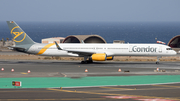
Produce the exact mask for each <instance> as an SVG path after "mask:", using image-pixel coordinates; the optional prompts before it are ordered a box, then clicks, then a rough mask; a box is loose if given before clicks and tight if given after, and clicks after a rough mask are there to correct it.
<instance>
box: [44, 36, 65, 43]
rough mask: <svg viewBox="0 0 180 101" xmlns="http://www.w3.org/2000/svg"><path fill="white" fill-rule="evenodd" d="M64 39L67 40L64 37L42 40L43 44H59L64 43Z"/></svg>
mask: <svg viewBox="0 0 180 101" xmlns="http://www.w3.org/2000/svg"><path fill="white" fill-rule="evenodd" d="M64 39H65V38H64V37H53V38H46V39H42V40H41V43H54V41H56V42H57V43H62V42H63V40H64Z"/></svg>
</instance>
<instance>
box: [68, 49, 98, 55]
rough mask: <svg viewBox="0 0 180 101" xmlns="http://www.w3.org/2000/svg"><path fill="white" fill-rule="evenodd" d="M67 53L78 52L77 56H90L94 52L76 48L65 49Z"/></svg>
mask: <svg viewBox="0 0 180 101" xmlns="http://www.w3.org/2000/svg"><path fill="white" fill-rule="evenodd" d="M65 51H67V52H69V53H74V54H78V55H79V56H91V55H92V54H94V53H95V52H94V51H76V50H65Z"/></svg>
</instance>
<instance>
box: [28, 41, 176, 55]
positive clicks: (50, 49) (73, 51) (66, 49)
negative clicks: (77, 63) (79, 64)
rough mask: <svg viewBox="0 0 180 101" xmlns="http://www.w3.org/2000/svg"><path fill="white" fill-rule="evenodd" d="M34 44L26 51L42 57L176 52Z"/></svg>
mask: <svg viewBox="0 0 180 101" xmlns="http://www.w3.org/2000/svg"><path fill="white" fill-rule="evenodd" d="M59 46H60V47H61V48H62V49H63V50H58V49H57V47H56V45H55V44H39V43H37V44H34V45H33V46H31V47H30V48H29V50H28V51H27V52H28V53H31V54H36V55H44V56H81V57H83V56H84V54H81V53H92V54H93V53H94V54H96V53H105V54H106V55H107V56H171V55H176V52H175V51H174V50H172V49H171V48H170V47H169V46H166V45H162V44H79V43H78V44H73V43H63V44H59Z"/></svg>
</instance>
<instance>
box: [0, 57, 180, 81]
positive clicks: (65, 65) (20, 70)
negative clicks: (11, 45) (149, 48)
mask: <svg viewBox="0 0 180 101" xmlns="http://www.w3.org/2000/svg"><path fill="white" fill-rule="evenodd" d="M0 68H4V71H0V77H1V78H2V77H84V76H129V75H171V74H172V75H179V74H180V63H179V62H160V64H158V65H157V64H155V62H114V61H111V62H109V61H105V62H94V63H92V64H81V63H80V61H62V60H61V61H59V60H24V61H23V60H7V61H4V60H1V61H0ZM157 68H159V70H160V71H163V72H155V70H156V69H157ZM12 69H14V72H11V70H12ZM86 69H87V70H88V72H85V70H86ZM119 69H121V72H118V70H119ZM28 70H30V72H31V73H27V72H28Z"/></svg>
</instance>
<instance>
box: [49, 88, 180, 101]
mask: <svg viewBox="0 0 180 101" xmlns="http://www.w3.org/2000/svg"><path fill="white" fill-rule="evenodd" d="M47 90H53V91H60V92H70V93H86V94H95V95H115V96H132V97H141V98H148V99H153V98H156V99H157V98H158V99H168V100H180V99H177V98H166V97H156V96H143V95H127V94H114V93H98V92H87V91H76V90H75V91H72V90H61V89H60V90H59V89H52V88H48V89H47Z"/></svg>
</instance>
